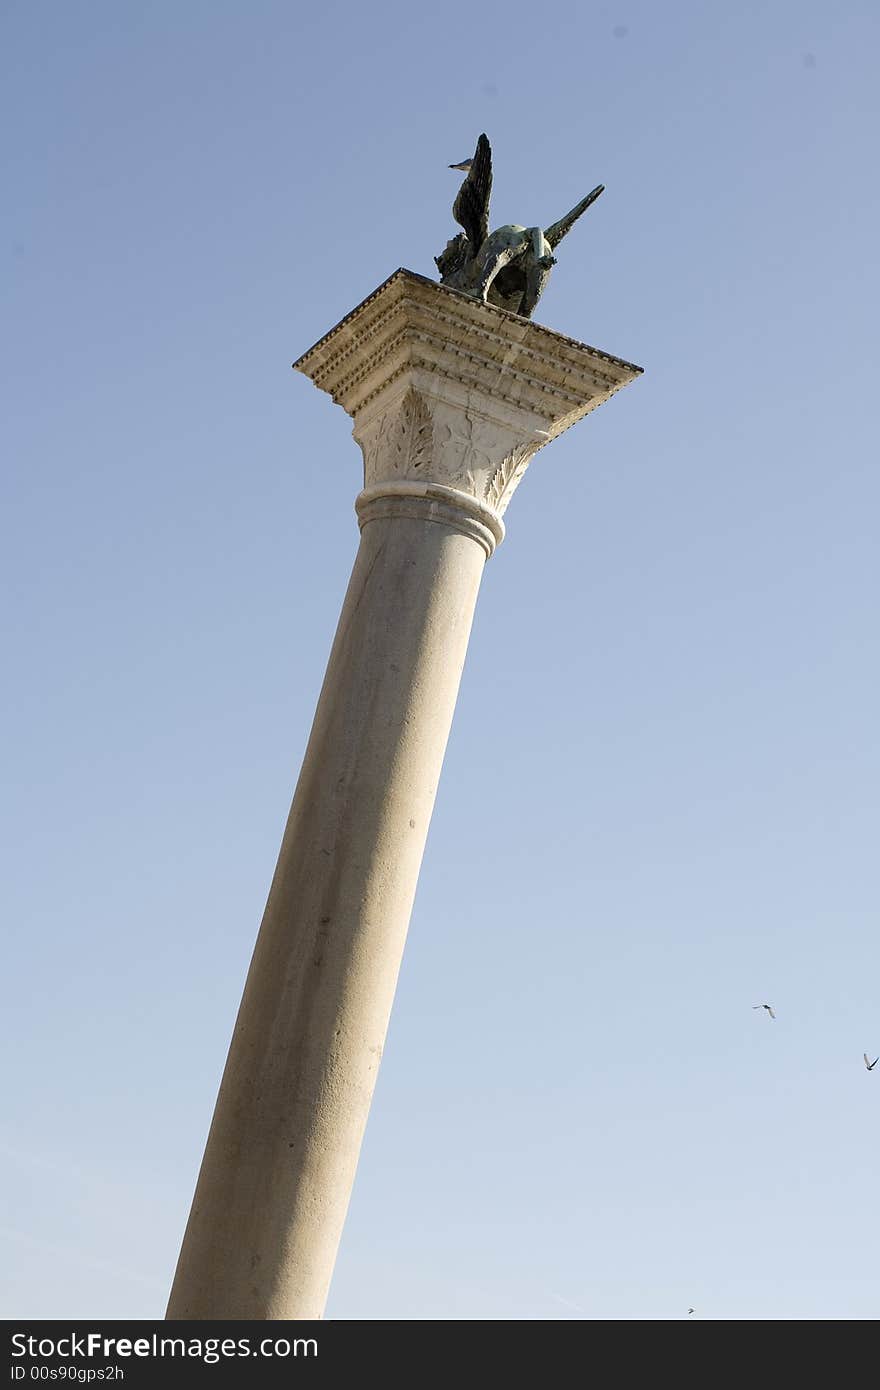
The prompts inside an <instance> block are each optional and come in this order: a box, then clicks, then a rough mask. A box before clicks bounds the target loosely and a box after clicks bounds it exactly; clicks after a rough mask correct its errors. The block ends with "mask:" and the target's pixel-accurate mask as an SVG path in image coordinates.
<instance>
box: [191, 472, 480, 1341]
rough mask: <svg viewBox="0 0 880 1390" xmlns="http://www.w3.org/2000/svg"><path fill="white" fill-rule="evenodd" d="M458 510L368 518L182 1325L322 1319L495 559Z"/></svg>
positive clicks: (215, 1151) (222, 1097)
mask: <svg viewBox="0 0 880 1390" xmlns="http://www.w3.org/2000/svg"><path fill="white" fill-rule="evenodd" d="M445 512H450V509H449V508H438V507H437V506H436V505H435V506H433V507H432V504H430V503H429V502H427V501H426V502H425V503H424V504H422V505H421V507H419V505H418V504H416V503H414V502H413V501H412V500H411V499H394V500H391V499H387V502H386V505H384V506H382V507H379V508H378V510H377V509H376V508H375V507H374V508H373V511H372V513H371V512H370V510H369V509H368V510H367V511H366V512H365V516H366V517H370V516H371V515H373V516H374V519H367V520H366V521H365V524H364V525H363V531H362V535H361V543H360V548H359V551H358V555H357V559H356V561H355V565H354V570H353V573H352V577H351V582H350V584H349V587H348V592H347V595H346V598H345V603H344V606H343V610H342V614H341V617H340V620H339V626H338V629H337V632H336V638H335V641H334V644H333V649H332V652H331V656H330V661H329V665H328V668H327V674H326V677H325V680H324V685H323V689H322V691H321V696H320V701H319V704H318V709H317V713H316V715H315V721H314V725H313V728H312V733H311V737H310V740H309V745H308V749H307V752H306V756H305V761H304V764H303V768H302V772H301V774H300V778H299V782H298V785H297V788H296V793H295V796H294V800H293V806H292V808H291V812H290V817H289V820H288V823H287V828H286V831H285V834H284V839H283V843H282V846H281V852H280V856H279V860H278V866H277V869H276V872H275V877H274V880H273V883H272V887H271V890H270V893H269V899H268V902H267V905H266V911H265V915H264V917H263V923H262V926H261V928H260V933H259V937H258V939H257V944H256V948H255V951H254V956H253V960H252V962H251V966H250V971H249V974H248V978H247V983H246V986H245V991H244V997H243V999H242V1003H241V1007H240V1010H239V1015H238V1020H237V1023H236V1026H235V1031H234V1034H233V1038H232V1043H231V1047H230V1051H229V1057H228V1060H227V1063H226V1069H225V1072H224V1075H223V1080H222V1083H221V1087H220V1093H219V1096H218V1099H217V1104H216V1108H215V1112H214V1118H213V1123H212V1125H211V1130H210V1134H209V1138H208V1143H207V1148H206V1151H205V1156H204V1160H203V1163H202V1168H201V1173H200V1176H199V1181H198V1186H197V1189H196V1193H195V1198H194V1200H193V1205H192V1210H191V1212H190V1217H189V1223H188V1225H187V1230H186V1235H185V1237H184V1242H183V1248H182V1250H181V1254H180V1259H179V1262H178V1266H177V1274H176V1277H175V1281H174V1286H173V1289H172V1293H171V1299H170V1303H169V1307H168V1314H167V1315H168V1317H169V1318H180V1319H182V1318H195V1319H211V1318H216V1319H219V1318H257V1319H264V1318H319V1317H321V1315H322V1313H323V1309H324V1302H325V1299H326V1295H327V1290H328V1286H329V1283H330V1276H331V1273H332V1269H333V1262H334V1259H335V1255H336V1249H337V1245H338V1242H339V1238H340V1234H341V1231H342V1225H343V1221H344V1219H345V1213H346V1209H347V1206H348V1200H349V1194H350V1191H351V1186H352V1183H353V1181H354V1174H355V1167H356V1164H357V1159H358V1153H359V1150H360V1145H361V1139H362V1137H363V1132H364V1127H365V1125H366V1121H367V1114H368V1110H369V1106H370V1100H371V1097H372V1093H373V1087H374V1085H375V1081H376V1073H377V1069H378V1065H379V1059H380V1057H381V1055H382V1047H383V1044H384V1040H385V1033H386V1029H387V1025H388V1018H389V1014H390V1011H391V1003H392V999H393V995H394V988H395V984H396V981H397V974H398V970H399V966H400V959H401V954H402V951H403V945H404V940H405V937H406V931H407V927H408V924H409V917H410V912H411V909H412V903H413V898H414V895H415V890H416V882H417V878H418V873H419V867H420V864H421V860H422V854H423V851H424V846H425V838H426V835H427V831H428V824H429V822H430V818H431V812H432V809H433V805H434V797H435V793H436V790H437V782H438V778H439V775H440V768H441V764H442V762H443V755H444V752H445V748H446V742H447V738H448V734H449V728H450V724H451V721H452V714H453V710H454V707H455V701H456V696H457V693H458V686H459V680H460V677H461V671H462V666H463V663H464V658H465V652H466V649H467V643H468V637H469V634H470V629H471V622H472V618H473V612H474V605H475V602H476V597H477V591H478V589H479V585H480V579H481V576H482V572H483V566H484V563H485V559H486V548H485V546H484V544H481V543H480V541H479V538H478V537H477V536H475V535H474V534H473V532H471V533H468V531H467V527H468V525H469V524H470V523H469V522H468V519H467V517H466V516H465V515H464V514H462V518H461V521H462V527H463V528H464V529H459V528H458V527H457V526H456V525H455V524H452V523H451V522H450V521H449V520H448V519H447V520H443V521H441V520H438V519H437V518H438V516H439V515H440V514H441V513H445ZM450 514H451V512H450Z"/></svg>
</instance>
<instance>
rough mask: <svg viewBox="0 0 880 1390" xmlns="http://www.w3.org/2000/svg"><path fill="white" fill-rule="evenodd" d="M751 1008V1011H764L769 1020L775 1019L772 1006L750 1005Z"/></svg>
mask: <svg viewBox="0 0 880 1390" xmlns="http://www.w3.org/2000/svg"><path fill="white" fill-rule="evenodd" d="M752 1008H753V1009H766V1010H767V1012H768V1014H769V1015H770V1017H771V1018H775V1017H776V1015H775V1013H774V1012H773V1006H772V1004H753V1005H752Z"/></svg>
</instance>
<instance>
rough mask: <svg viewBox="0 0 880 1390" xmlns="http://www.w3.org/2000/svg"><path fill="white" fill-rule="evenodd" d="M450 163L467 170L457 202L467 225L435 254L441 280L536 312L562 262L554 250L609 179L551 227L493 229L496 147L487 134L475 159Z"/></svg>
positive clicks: (457, 213) (456, 212) (526, 314)
mask: <svg viewBox="0 0 880 1390" xmlns="http://www.w3.org/2000/svg"><path fill="white" fill-rule="evenodd" d="M449 167H450V169H462V170H464V171H465V174H466V178H465V180H464V183H463V184H462V185H461V188H460V189H459V190H458V197H457V198H456V200H455V203H454V205H453V208H452V215H453V217H454V218H455V220H456V222H458V223H459V225H460V226H462V227H464V231H463V232H459V233H458V236H455V237H453V238H452V240H451V241H449V242H447V244H446V250H445V251H442V252H441V253H440V255H439V256H435V257H434V260H435V263H436V265H437V269H438V270H439V271H440V283H441V284H442V285H450V286H452V288H453V289H456V290H463V291H464V293H465V294H469V295H472V296H473V298H474V299H481V300H482V301H483V303H484V304H485V303H490V304H496V305H497V306H498V307H499V308H500V309H508V310H509V311H510V312H511V313H514V314H521V315H522V316H523V318H530V317H531V314H532V311H533V310H534V308H535V305H536V304H537V302H538V300H539V299H540V297H541V294H542V292H543V290H544V287H545V285H546V284H547V281H548V280H549V278H550V270H551V268H552V267H553V266H554V265H555V264H556V258H555V256H554V255H553V252H554V251H555V249H556V247H557V246H558V245H559V243H560V241H561V240H562V238H563V237H564V236H565V234H566V232H568V231H570V230H571V228H572V227H573V226H574V224H575V222H576V221H577V220H578V218H579V217H580V215H581V213H584V212H586V210H587V208H588V207H589V206H590V204H591V203H594V202H595V201H596V199H597V198H598V196H599V194H600V193H602V192H603V191H604V184H601V183H600V184H599V185H598V187H597V188H594V189H593V191H592V193H588V194H587V196H586V198H582V199H581V201H580V202H579V203H578V204H577V206H576V207H573V208H572V210H571V212H570V213H568V215H567V216H566V217H562V218H560V220H559V221H558V222H554V223H553V225H552V227H548V228H547V229H546V231H545V230H543V229H542V228H541V227H519V226H516V225H515V224H512V225H510V226H507V227H499V228H498V229H497V231H494V232H492V233H490V232H489V195H490V194H491V192H492V149H491V146H490V144H489V141H488V139H487V138H486V136H485V135H481V136H480V138H479V140H478V141H477V149H476V153H475V154H474V157H473V159H466V160H463V161H462V163H461V164H450V166H449Z"/></svg>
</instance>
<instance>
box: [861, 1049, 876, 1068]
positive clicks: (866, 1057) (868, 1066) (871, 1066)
mask: <svg viewBox="0 0 880 1390" xmlns="http://www.w3.org/2000/svg"><path fill="white" fill-rule="evenodd" d="M862 1056H863V1057H864V1059H865V1066H866V1067H867V1068H868V1071H873V1070H874V1068H875V1067H876V1065H877V1063H878V1062H880V1057H875V1058H874V1060H873V1062H869V1061H868V1054H867V1052H863V1053H862Z"/></svg>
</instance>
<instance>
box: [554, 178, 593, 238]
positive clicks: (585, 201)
mask: <svg viewBox="0 0 880 1390" xmlns="http://www.w3.org/2000/svg"><path fill="white" fill-rule="evenodd" d="M604 192H605V185H604V183H600V184H597V185H596V187H595V188H594V189H593V191H592V193H588V194H587V196H586V198H582V199H581V201H580V202H579V203H578V205H577V207H574V208H572V210H571V212H569V213H566V215H565V217H560V219H559V221H558V222H554V223H553V226H552V227H548V228H547V230H546V232H545V233H544V235H545V237H546V238H547V240H548V241H549V243H550V246H551V248H555V247H557V246H558V245H559V243H560V241H561V240H562V238H563V237H564V236H565V234H566V232H570V231H571V229H572V227H573V226H574V224H575V222H577V220H578V218H579V217H580V216H581V214H582V213H584V212H586V210H587V208H588V207H589V206H590V204H591V203H595V201H596V199H597V198H598V196H599V194H600V193H604Z"/></svg>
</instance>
